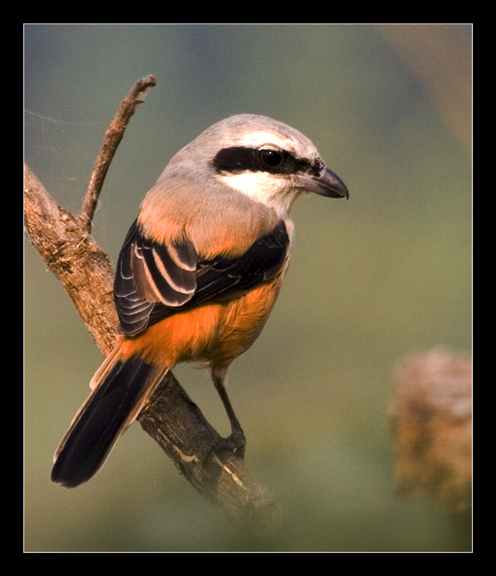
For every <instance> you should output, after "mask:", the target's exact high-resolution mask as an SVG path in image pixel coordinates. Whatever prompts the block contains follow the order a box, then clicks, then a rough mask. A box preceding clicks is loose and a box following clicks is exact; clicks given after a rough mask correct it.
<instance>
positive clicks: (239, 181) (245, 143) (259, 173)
mask: <svg viewBox="0 0 496 576" xmlns="http://www.w3.org/2000/svg"><path fill="white" fill-rule="evenodd" d="M305 192H315V193H316V194H320V195H322V196H327V197H331V198H347V197H348V190H347V189H346V186H345V185H344V184H343V182H342V181H341V180H340V179H339V178H338V176H336V175H335V174H334V173H333V172H331V170H329V168H327V167H326V165H325V164H324V162H323V161H322V159H321V157H320V155H319V153H318V151H317V149H316V148H315V146H314V145H313V144H312V142H311V141H310V140H309V139H308V138H306V137H305V136H304V135H303V134H301V133H300V132H298V131H297V130H295V129H294V128H291V127H290V126H287V125H285V124H282V123H281V122H277V121H276V120H273V119H271V118H267V117H265V116H257V115H253V114H241V115H238V116H232V117H230V118H227V119H226V120H222V121H220V122H218V123H217V124H214V125H213V126H211V127H210V128H208V129H207V130H205V132H203V133H202V134H200V136H198V137H197V138H196V139H195V140H193V141H192V142H191V143H190V144H188V145H187V146H185V147H184V148H183V149H182V150H180V151H179V152H178V153H177V154H176V155H175V156H174V157H173V158H172V160H171V161H170V162H169V164H168V165H167V167H166V168H165V170H164V172H163V173H162V175H161V176H160V178H159V179H158V181H157V183H156V185H155V186H154V187H153V188H152V189H151V190H150V191H149V192H148V194H147V195H146V197H145V200H144V201H143V204H142V209H141V213H140V215H139V216H138V218H137V220H136V221H135V222H134V223H133V224H132V226H131V228H130V230H129V232H128V234H127V236H126V238H125V240H124V245H123V247H122V249H121V252H120V254H119V258H118V260H117V267H116V274H115V281H114V300H115V305H116V307H117V312H118V316H119V321H120V328H121V331H122V334H123V336H122V337H121V338H120V340H119V342H118V344H117V346H116V347H115V349H114V350H113V351H112V352H111V353H110V355H109V356H108V357H107V358H106V359H105V361H104V363H103V364H102V366H101V367H100V368H99V370H98V371H97V372H96V374H95V376H94V377H93V379H92V381H91V384H90V387H91V390H92V392H91V394H90V396H89V397H88V399H87V400H86V401H85V402H84V404H83V405H82V406H81V408H80V409H79V411H78V413H77V414H76V416H75V417H74V420H73V421H72V424H71V426H70V428H69V430H68V431H67V433H66V434H65V436H64V438H63V439H62V441H61V443H60V445H59V447H58V449H57V452H56V454H55V464H54V467H53V470H52V480H53V481H54V482H58V483H60V484H63V485H65V486H67V487H75V486H78V485H79V484H81V483H82V482H85V481H87V480H89V479H90V478H91V477H92V476H93V475H94V474H95V473H96V472H97V471H98V469H99V468H100V467H101V466H102V465H103V463H104V461H105V460H106V458H107V456H108V454H109V452H110V450H111V449H112V446H113V445H114V443H115V442H116V440H117V439H118V438H119V436H120V435H121V434H122V433H123V432H124V431H125V430H126V428H127V427H128V426H129V425H130V424H131V423H132V422H133V421H134V420H135V418H136V417H137V416H138V414H139V413H140V410H141V409H142V408H143V406H144V405H145V404H146V402H147V401H148V399H149V398H150V396H151V394H152V392H153V391H154V390H155V388H156V386H157V385H158V383H159V382H160V381H161V379H162V378H163V377H164V375H165V374H166V372H167V371H168V370H170V369H171V368H173V367H174V366H175V365H176V364H178V363H180V362H190V361H194V362H200V363H202V364H203V365H205V366H207V367H209V368H210V371H211V375H212V380H213V383H214V386H215V388H216V390H217V392H218V394H219V396H220V398H221V400H222V402H223V404H224V407H225V410H226V412H227V415H228V417H229V421H230V424H231V435H230V436H228V437H227V438H222V439H221V441H219V442H218V443H216V444H215V445H214V446H213V447H212V449H213V450H220V449H230V450H233V451H235V452H236V453H237V454H239V455H240V456H241V457H243V455H244V447H245V436H244V433H243V430H242V428H241V426H240V424H239V422H238V420H237V418H236V415H235V413H234V410H233V408H232V406H231V403H230V401H229V398H228V396H227V393H226V390H225V387H224V381H225V378H226V374H227V371H228V369H229V367H230V365H231V363H232V362H233V360H235V359H236V358H237V357H238V356H239V355H240V354H242V353H243V352H245V351H246V350H248V348H249V347H250V346H251V345H252V344H253V342H254V341H255V340H256V338H257V337H258V336H259V335H260V332H261V331H262V328H263V326H264V325H265V322H266V321H267V318H268V316H269V314H270V312H271V310H272V307H273V306H274V303H275V301H276V299H277V296H278V294H279V290H280V288H281V283H282V281H283V278H284V275H285V274H286V270H287V268H288V263H289V259H290V256H291V250H292V244H293V222H292V221H291V219H290V217H289V210H290V208H291V205H292V204H293V202H294V200H295V199H296V198H297V197H298V196H299V195H300V194H302V193H305Z"/></svg>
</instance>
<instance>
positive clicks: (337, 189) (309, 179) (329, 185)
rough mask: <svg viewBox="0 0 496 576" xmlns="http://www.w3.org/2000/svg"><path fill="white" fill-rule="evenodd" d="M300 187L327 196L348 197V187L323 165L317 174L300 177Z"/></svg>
mask: <svg viewBox="0 0 496 576" xmlns="http://www.w3.org/2000/svg"><path fill="white" fill-rule="evenodd" d="M300 182H301V187H302V188H303V189H305V190H308V191H309V192H315V193H316V194H320V196H327V197H328V198H346V200H348V198H349V195H350V194H349V192H348V188H346V185H345V183H344V182H343V181H342V180H341V178H340V177H339V176H337V175H336V174H334V172H332V171H331V170H329V168H327V166H325V167H324V168H323V170H322V172H321V173H320V175H319V176H311V175H305V176H303V177H302V178H300Z"/></svg>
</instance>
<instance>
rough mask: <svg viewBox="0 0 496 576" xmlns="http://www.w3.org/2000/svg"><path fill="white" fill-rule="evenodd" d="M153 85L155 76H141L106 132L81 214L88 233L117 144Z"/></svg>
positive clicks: (80, 217) (82, 222) (80, 216)
mask: <svg viewBox="0 0 496 576" xmlns="http://www.w3.org/2000/svg"><path fill="white" fill-rule="evenodd" d="M153 86H155V77H154V76H146V78H140V79H139V80H138V81H137V82H136V83H135V85H134V86H133V87H132V88H131V90H130V91H129V94H128V95H127V96H126V97H125V98H124V100H123V101H122V102H121V105H120V106H119V109H118V110H117V113H116V115H115V116H114V118H113V120H112V122H111V123H110V126H109V128H108V130H107V132H105V138H104V140H103V144H102V147H101V148H100V152H99V153H98V156H97V158H96V160H95V166H94V168H93V173H92V174H91V178H90V183H89V185H88V190H87V191H86V197H85V199H84V202H83V206H82V208H81V212H80V214H79V219H80V220H81V224H82V226H83V227H85V228H86V230H87V232H88V233H89V232H91V222H92V220H93V216H94V214H95V210H96V206H97V203H98V197H99V196H100V192H101V190H102V186H103V182H104V180H105V176H106V175H107V171H108V169H109V166H110V163H111V162H112V158H113V157H114V154H115V151H116V150H117V146H119V143H120V141H121V140H122V137H123V136H124V131H125V130H126V127H127V125H128V122H129V120H131V117H132V115H133V114H134V112H135V111H136V107H137V106H138V104H141V103H142V102H144V100H145V95H146V92H147V91H148V90H149V89H150V88H151V87H153Z"/></svg>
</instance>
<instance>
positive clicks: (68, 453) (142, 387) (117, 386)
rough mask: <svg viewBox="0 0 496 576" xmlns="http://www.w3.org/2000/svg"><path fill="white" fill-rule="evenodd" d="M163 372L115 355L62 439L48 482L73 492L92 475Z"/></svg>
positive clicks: (140, 362)
mask: <svg viewBox="0 0 496 576" xmlns="http://www.w3.org/2000/svg"><path fill="white" fill-rule="evenodd" d="M104 365H105V364H104ZM166 372H167V370H166V369H160V368H157V367H156V366H153V365H151V364H148V363H146V362H145V361H144V360H141V359H136V358H134V359H133V358H130V359H127V360H123V361H122V360H120V359H118V355H117V357H115V358H114V359H113V361H112V362H111V364H110V366H109V367H108V369H107V370H105V371H104V373H103V374H104V377H103V379H102V381H101V382H100V383H97V386H96V388H95V389H94V390H93V391H92V393H91V394H90V396H89V397H88V399H87V400H86V402H85V403H84V404H83V405H82V406H81V408H80V409H79V411H78V413H77V414H76V416H75V418H74V420H73V422H72V424H71V426H70V428H69V430H68V431H67V433H66V434H65V436H64V438H63V439H62V441H61V443H60V445H59V447H58V449H57V452H56V454H55V463H54V466H53V469H52V481H53V482H57V483H59V484H62V485H64V486H67V487H68V488H75V487H76V486H79V484H82V483H83V482H86V481H87V480H89V479H90V478H91V477H92V476H93V475H94V474H96V472H98V470H99V468H100V467H101V466H102V465H103V464H104V462H105V460H106V459H107V456H108V455H109V453H110V451H111V449H112V447H113V445H114V444H115V442H116V441H117V439H118V438H119V436H121V434H122V433H123V432H124V431H125V430H126V428H127V427H128V426H129V425H130V424H131V423H132V422H133V421H134V420H135V418H136V416H137V415H138V414H139V412H140V410H141V408H142V407H143V405H144V404H145V402H146V401H147V400H148V398H149V397H150V395H151V393H152V392H153V390H154V389H155V388H156V386H157V384H158V383H159V382H160V380H161V379H162V377H163V376H164V375H165V373H166ZM97 374H98V373H97Z"/></svg>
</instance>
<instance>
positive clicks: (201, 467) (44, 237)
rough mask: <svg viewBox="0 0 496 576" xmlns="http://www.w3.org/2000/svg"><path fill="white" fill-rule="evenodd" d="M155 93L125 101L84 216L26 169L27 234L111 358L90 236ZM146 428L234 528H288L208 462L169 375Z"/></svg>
mask: <svg viewBox="0 0 496 576" xmlns="http://www.w3.org/2000/svg"><path fill="white" fill-rule="evenodd" d="M154 85H155V78H154V77H153V76H148V77H146V78H142V79H140V80H138V81H137V82H136V84H135V85H134V86H133V88H132V89H131V91H130V92H129V94H128V95H127V96H126V98H125V99H124V100H123V101H122V103H121V105H120V107H119V109H118V111H117V113H116V115H115V117H114V119H113V120H112V123H111V125H110V127H109V129H108V130H107V132H106V134H105V139H104V143H103V145H102V148H101V150H100V153H99V154H98V157H97V159H96V162H95V166H94V170H93V174H92V176H91V179H90V183H89V187H88V190H87V192H86V196H85V199H84V202H83V206H82V209H81V213H80V214H79V216H73V215H72V214H71V213H69V212H67V211H66V210H64V209H63V208H61V207H60V206H58V205H57V203H56V202H55V201H54V200H53V198H52V197H51V196H50V194H49V193H48V192H47V190H46V189H45V188H44V187H43V185H42V184H41V183H40V182H39V181H38V179H37V178H36V176H35V175H34V174H33V172H31V170H30V169H29V168H28V167H27V166H25V183H24V214H25V227H26V234H27V235H28V237H29V239H30V240H31V242H32V244H33V245H34V246H35V247H36V249H37V250H38V252H39V253H40V255H41V257H42V258H43V260H44V262H45V264H46V266H47V268H48V270H50V271H51V272H53V273H54V274H55V276H56V277H57V278H58V279H59V280H60V282H61V284H62V286H63V287H64V289H65V290H66V292H67V294H68V295H69V297H70V298H71V300H72V302H73V304H74V306H75V308H76V310H77V311H78V313H79V314H80V316H81V318H82V319H83V321H84V323H85V324H86V326H87V327H88V329H89V331H90V332H91V334H92V336H93V338H94V339H95V341H96V343H97V344H98V346H99V348H100V350H101V351H102V352H103V353H104V354H105V355H107V354H109V352H110V351H111V350H112V349H113V348H114V346H115V343H116V341H117V339H118V338H120V336H119V333H118V319H117V313H116V310H115V307H114V303H113V296H112V291H113V272H112V265H111V262H110V259H109V258H108V256H107V254H106V253H105V252H104V251H103V250H102V249H101V248H99V246H98V245H97V244H96V242H95V241H94V239H93V238H92V237H91V236H90V231H91V222H92V218H93V215H94V213H95V209H96V205H97V202H98V197H99V194H100V191H101V189H102V185H103V181H104V179H105V175H106V173H107V170H108V167H109V165H110V163H111V161H112V158H113V156H114V154H115V151H116V148H117V146H118V144H119V142H120V141H121V139H122V136H123V134H124V131H125V128H126V126H127V124H128V122H129V120H130V118H131V116H132V115H133V114H134V112H135V110H136V107H137V104H139V103H140V102H142V101H143V98H144V94H145V92H146V91H147V90H148V89H149V88H150V87H152V86H154ZM138 420H139V421H140V424H141V426H142V428H143V429H144V430H145V431H146V432H147V433H148V434H149V435H150V436H151V437H152V438H153V439H154V440H155V441H156V442H157V443H158V444H159V445H160V446H161V448H162V449H163V450H164V451H165V453H166V454H167V455H168V456H169V457H170V458H171V459H172V461H173V462H174V464H175V466H176V468H177V469H178V471H179V472H180V473H181V474H183V475H184V476H185V478H186V479H187V480H188V481H189V482H190V483H191V484H192V486H193V487H194V488H195V489H196V490H197V491H198V492H199V493H200V494H201V495H202V496H203V497H204V498H205V499H207V500H208V501H210V502H213V503H215V504H216V505H218V506H219V507H220V508H221V509H222V510H223V511H224V512H225V514H226V515H227V516H228V517H229V518H230V519H232V520H235V521H237V522H239V523H240V524H242V525H244V526H247V527H249V528H250V529H251V530H254V531H256V532H257V533H268V532H269V533H270V532H273V531H274V530H275V529H277V528H278V527H279V526H280V524H281V521H282V512H281V509H280V507H279V504H278V502H277V501H276V500H275V498H274V497H273V496H272V495H271V494H270V493H269V492H268V490H267V489H266V488H265V487H264V486H263V485H262V484H261V483H260V482H259V481H258V480H257V479H256V478H255V477H254V476H253V474H252V473H251V472H250V471H249V470H248V469H247V468H246V466H245V464H244V462H243V461H242V460H240V459H239V458H237V457H236V456H235V455H234V454H232V453H230V452H222V453H219V454H214V455H212V456H211V457H209V458H207V459H206V460H205V454H207V452H208V450H209V449H210V447H211V446H212V443H213V442H214V440H216V439H218V438H219V435H218V434H217V432H216V431H215V430H214V429H213V428H212V426H210V424H209V423H208V422H207V421H206V420H205V418H204V417H203V415H202V413H201V412H200V410H199V409H198V407H197V406H196V405H195V404H194V402H192V400H191V399H190V398H189V397H188V395H187V394H186V392H185V391H184V390H183V389H182V388H181V386H180V385H179V383H178V381H177V380H176V379H175V377H174V376H173V374H172V372H169V373H168V374H167V375H166V377H165V378H164V379H163V381H162V382H161V384H160V385H159V386H158V388H157V390H156V391H155V392H154V394H153V396H152V397H151V399H150V402H149V403H148V404H147V405H146V406H145V407H144V409H143V410H142V412H141V413H140V415H139V417H138Z"/></svg>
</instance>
